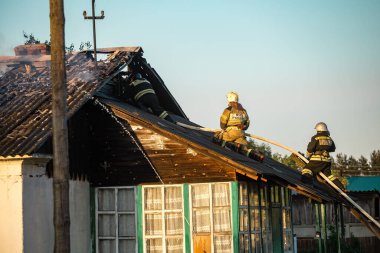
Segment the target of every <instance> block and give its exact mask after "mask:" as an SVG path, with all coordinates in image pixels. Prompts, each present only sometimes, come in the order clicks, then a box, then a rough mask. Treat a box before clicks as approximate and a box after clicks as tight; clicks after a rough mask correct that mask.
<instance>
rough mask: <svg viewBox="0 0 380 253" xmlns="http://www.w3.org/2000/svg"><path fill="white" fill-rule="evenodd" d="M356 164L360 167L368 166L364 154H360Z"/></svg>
mask: <svg viewBox="0 0 380 253" xmlns="http://www.w3.org/2000/svg"><path fill="white" fill-rule="evenodd" d="M358 164H359V166H360V167H364V168H365V167H368V166H369V165H368V159H367V158H365V157H364V156H360V157H359V159H358Z"/></svg>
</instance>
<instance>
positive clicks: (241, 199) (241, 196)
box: [239, 182, 248, 206]
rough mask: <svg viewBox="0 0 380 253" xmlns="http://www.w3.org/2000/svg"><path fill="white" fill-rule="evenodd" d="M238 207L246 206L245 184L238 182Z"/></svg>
mask: <svg viewBox="0 0 380 253" xmlns="http://www.w3.org/2000/svg"><path fill="white" fill-rule="evenodd" d="M239 205H241V206H246V205H248V195H247V183H245V182H239Z"/></svg>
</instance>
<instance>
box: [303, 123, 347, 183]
mask: <svg viewBox="0 0 380 253" xmlns="http://www.w3.org/2000/svg"><path fill="white" fill-rule="evenodd" d="M314 128H315V130H316V131H317V134H316V135H314V136H313V137H311V140H310V142H309V144H308V145H307V152H306V157H307V158H308V159H309V163H308V164H306V166H305V167H304V168H303V170H302V181H303V182H306V183H312V180H313V175H316V174H318V173H319V172H322V173H323V174H325V175H326V176H327V177H328V178H329V179H330V180H331V181H332V182H333V183H334V184H335V185H336V186H338V187H339V188H340V189H341V190H344V186H343V184H342V183H341V182H340V181H339V179H338V178H337V177H335V176H334V175H332V174H331V157H330V152H334V151H335V143H334V141H333V139H332V138H331V137H330V132H329V130H328V129H327V125H326V124H325V123H323V122H319V123H317V124H316V125H315V127H314Z"/></svg>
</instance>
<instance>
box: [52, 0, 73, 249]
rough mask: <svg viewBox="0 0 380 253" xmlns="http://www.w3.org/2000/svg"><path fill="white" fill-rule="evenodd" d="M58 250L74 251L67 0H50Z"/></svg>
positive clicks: (56, 247)
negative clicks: (72, 246)
mask: <svg viewBox="0 0 380 253" xmlns="http://www.w3.org/2000/svg"><path fill="white" fill-rule="evenodd" d="M50 36H51V38H50V39H51V73H50V76H51V82H52V93H53V94H52V106H53V108H52V120H53V195H54V239H55V240H54V253H69V252H70V209H69V154H68V139H67V118H66V110H67V109H66V107H67V106H66V103H67V102H66V97H67V87H66V66H65V16H64V5H63V0H50Z"/></svg>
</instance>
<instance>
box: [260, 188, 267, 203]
mask: <svg viewBox="0 0 380 253" xmlns="http://www.w3.org/2000/svg"><path fill="white" fill-rule="evenodd" d="M260 200H261V206H262V207H264V206H266V202H267V188H266V186H265V185H261V187H260Z"/></svg>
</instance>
